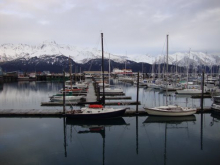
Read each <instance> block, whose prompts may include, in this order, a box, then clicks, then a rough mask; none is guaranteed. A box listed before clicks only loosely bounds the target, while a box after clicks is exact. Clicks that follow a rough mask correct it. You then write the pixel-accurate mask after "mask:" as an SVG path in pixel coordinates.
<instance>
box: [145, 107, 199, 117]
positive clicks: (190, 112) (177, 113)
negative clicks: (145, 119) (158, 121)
mask: <svg viewBox="0 0 220 165" xmlns="http://www.w3.org/2000/svg"><path fill="white" fill-rule="evenodd" d="M145 110H146V112H147V113H148V114H149V115H155V116H188V115H193V114H195V113H196V112H197V110H196V109H191V110H188V111H178V110H177V111H175V110H160V109H157V108H145Z"/></svg>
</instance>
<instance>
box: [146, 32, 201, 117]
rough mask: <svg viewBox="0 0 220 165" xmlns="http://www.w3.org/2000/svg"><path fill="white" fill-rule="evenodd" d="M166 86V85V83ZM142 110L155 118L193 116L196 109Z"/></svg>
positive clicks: (168, 106) (160, 108)
mask: <svg viewBox="0 0 220 165" xmlns="http://www.w3.org/2000/svg"><path fill="white" fill-rule="evenodd" d="M166 64H167V66H166V73H168V35H167V61H166ZM167 85H168V83H167ZM167 91H168V90H167V87H166V104H167ZM144 109H145V110H146V111H147V113H148V114H149V115H157V116H188V115H192V114H195V113H196V111H197V109H196V108H188V107H181V106H178V105H166V106H159V107H154V108H146V107H144Z"/></svg>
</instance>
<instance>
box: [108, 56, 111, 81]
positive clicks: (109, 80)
mask: <svg viewBox="0 0 220 165" xmlns="http://www.w3.org/2000/svg"><path fill="white" fill-rule="evenodd" d="M110 71H111V70H110V53H109V60H108V83H109V85H110Z"/></svg>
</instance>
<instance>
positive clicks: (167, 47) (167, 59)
mask: <svg viewBox="0 0 220 165" xmlns="http://www.w3.org/2000/svg"><path fill="white" fill-rule="evenodd" d="M168 37H169V35H167V68H166V76H167V77H166V105H168V104H167V95H168V89H167V88H168Z"/></svg>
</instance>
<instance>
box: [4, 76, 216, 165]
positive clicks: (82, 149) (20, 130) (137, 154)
mask: <svg viewBox="0 0 220 165" xmlns="http://www.w3.org/2000/svg"><path fill="white" fill-rule="evenodd" d="M114 81H115V82H112V83H114V84H116V85H117V87H121V88H123V90H124V92H125V94H126V96H131V97H132V100H134V101H135V100H136V87H135V86H133V85H131V84H124V83H121V82H118V81H116V80H114ZM60 88H62V83H57V82H14V83H5V84H3V88H1V89H0V108H1V109H42V110H43V109H62V107H42V106H41V102H44V101H49V96H51V95H53V94H56V93H57V92H58V90H59V89H60ZM167 99H168V101H169V102H171V103H178V104H181V105H187V106H189V107H190V106H193V105H195V106H197V107H198V106H199V105H200V100H199V99H191V98H190V97H178V96H176V95H175V93H170V95H169V97H168V98H167ZM108 101H109V100H108ZM139 101H140V102H141V105H140V106H139V109H140V110H143V107H144V106H147V107H153V106H157V105H163V104H164V103H165V102H166V97H165V96H164V93H160V91H154V90H149V89H145V88H140V91H139ZM211 103H212V101H211V99H205V102H204V105H205V107H209V106H210V105H211ZM123 106H127V105H123ZM129 107H131V108H133V109H135V107H136V106H129ZM67 108H68V107H67ZM219 139H220V116H219V115H216V114H213V113H204V114H195V115H192V116H188V117H179V118H169V117H154V116H136V117H122V118H118V119H109V120H105V121H90V122H86V121H84V122H83V121H80V120H70V119H66V118H63V117H61V118H58V117H50V118H48V117H1V118H0V141H1V144H0V164H1V165H5V164H43V165H44V164H83V165H84V164H100V165H101V164H105V165H111V164H114V165H117V164H120V165H121V164H128V165H129V164H131V165H133V164H140V165H142V164H155V165H160V164H172V165H176V164H178V165H179V164H180V165H181V164H183V165H185V164H187V165H191V164H192V165H194V164H201V165H207V164H209V165H210V164H211V165H212V164H213V165H214V164H219V163H218V162H219V160H218V156H219V152H220V147H219V146H220V140H219Z"/></svg>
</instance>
